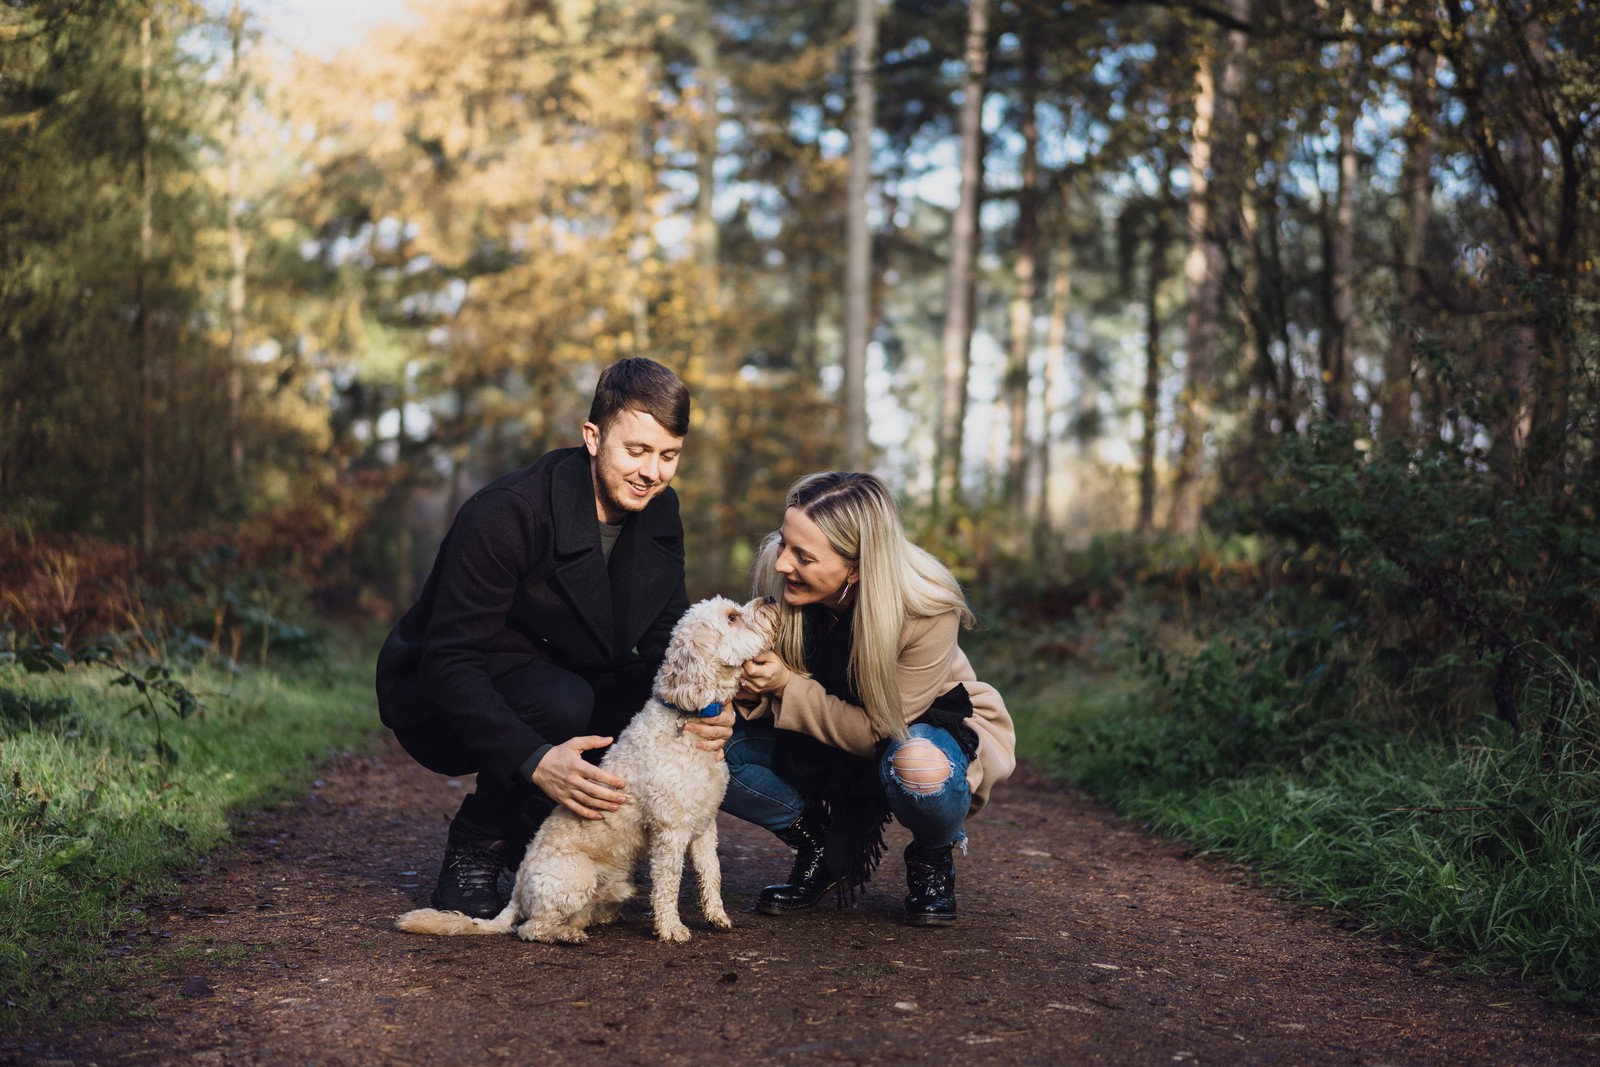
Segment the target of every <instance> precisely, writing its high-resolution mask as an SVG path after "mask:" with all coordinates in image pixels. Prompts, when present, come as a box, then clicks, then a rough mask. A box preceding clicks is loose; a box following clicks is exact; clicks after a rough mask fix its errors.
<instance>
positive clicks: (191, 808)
mask: <svg viewBox="0 0 1600 1067" xmlns="http://www.w3.org/2000/svg"><path fill="white" fill-rule="evenodd" d="M171 673H172V676H173V678H174V680H176V681H178V682H179V683H181V684H182V685H183V686H184V687H186V688H187V689H188V690H189V691H190V692H192V693H193V694H194V695H196V696H198V697H199V698H200V700H201V701H202V703H203V707H202V708H201V709H199V710H198V711H197V712H195V713H194V714H192V715H189V716H188V717H185V718H180V717H179V716H178V715H177V714H175V713H173V712H172V711H171V710H170V709H168V708H166V707H158V708H156V710H154V711H153V712H152V708H151V706H150V705H145V706H143V708H142V712H141V710H140V709H137V708H133V707H132V705H133V703H134V697H133V695H132V693H131V690H130V689H128V688H126V687H122V686H115V685H113V684H112V683H113V682H114V681H115V680H116V677H117V676H116V675H115V673H114V672H112V671H111V670H110V669H108V668H106V667H103V666H97V665H93V664H79V665H75V666H73V667H71V668H69V669H68V670H66V671H64V672H62V673H56V674H28V673H25V672H24V671H23V670H22V669H21V668H20V667H18V666H16V665H15V664H13V665H9V666H0V929H4V930H5V931H6V932H7V933H6V937H5V939H4V941H0V1027H3V1028H5V1029H7V1030H15V1029H20V1028H22V1027H25V1026H28V1025H30V1024H32V1023H37V1022H38V1021H39V1020H40V1019H42V1018H43V1016H44V1013H45V1012H47V1011H48V1012H49V1013H50V1014H51V1016H52V1018H53V1020H55V1021H61V1022H81V1021H84V1020H86V1019H90V1018H94V1017H99V1016H101V1015H104V1014H105V1013H106V1012H107V1010H108V1009H109V1006H108V1005H107V1004H106V1003H105V1001H104V1000H103V998H99V997H97V996H95V991H96V990H97V989H99V988H103V987H105V986H107V985H110V984H114V982H115V980H116V976H117V974H118V973H119V968H125V967H127V966H129V964H127V963H125V962H121V961H119V960H117V959H116V958H115V956H114V955H113V950H114V946H115V945H116V944H117V942H118V941H119V939H122V940H125V939H126V938H127V937H128V936H129V934H130V933H131V932H132V931H135V930H137V929H138V928H139V925H140V921H141V911H140V907H141V905H142V904H143V903H144V902H145V901H148V900H150V899H151V898H153V897H157V896H160V895H163V894H166V893H170V892H172V890H173V888H174V884H173V882H172V876H173V875H174V874H175V873H176V872H177V871H179V870H181V869H182V868H184V867H186V866H188V865H192V863H193V862H194V861H195V859H196V858H198V857H199V856H201V855H204V854H205V853H208V852H211V851H213V850H215V849H217V848H219V847H221V846H223V845H225V844H226V843H227V842H228V841H229V839H230V829H229V821H228V820H229V815H230V814H232V813H235V812H239V811H244V810H251V809H258V808H261V807H264V806H270V805H272V804H275V803H279V802H282V801H284V800H286V799H288V798H290V797H293V796H296V795H298V794H299V793H300V792H301V791H303V790H304V788H305V787H306V785H307V784H308V783H309V782H310V781H311V780H312V779H313V778H314V776H315V773H316V770H317V767H318V765H319V764H320V762H321V761H322V760H323V759H325V758H326V757H328V756H329V755H331V754H332V753H334V752H336V751H340V750H348V749H351V748H355V747H359V746H361V745H364V744H365V743H367V740H368V739H369V738H370V737H371V736H372V735H373V732H374V729H375V725H374V724H375V723H376V715H375V713H374V712H373V710H372V695H371V685H370V671H369V664H368V663H367V662H366V657H365V655H359V656H358V655H356V654H354V653H349V654H339V653H335V654H334V655H332V656H331V657H330V658H329V659H328V660H327V661H325V662H320V663H317V664H313V665H308V666H303V667H296V668H292V669H283V670H260V669H257V670H244V671H232V670H226V669H224V668H222V667H219V666H215V665H201V666H196V667H193V668H186V669H182V670H178V669H174V670H173V671H172V672H171Z"/></svg>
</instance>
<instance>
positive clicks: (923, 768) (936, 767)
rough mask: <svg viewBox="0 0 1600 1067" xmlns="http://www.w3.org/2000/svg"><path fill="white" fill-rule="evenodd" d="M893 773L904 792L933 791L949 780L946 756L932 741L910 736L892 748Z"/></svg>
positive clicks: (939, 788)
mask: <svg viewBox="0 0 1600 1067" xmlns="http://www.w3.org/2000/svg"><path fill="white" fill-rule="evenodd" d="M890 762H891V764H892V766H893V767H894V776H895V778H896V779H897V780H898V781H899V782H900V784H901V785H902V786H904V787H905V789H906V792H908V793H919V794H922V795H924V796H926V795H929V794H932V793H937V792H939V790H941V789H943V788H944V784H945V783H946V782H948V781H949V780H950V759H949V757H947V756H946V755H945V754H944V753H943V752H940V751H939V747H938V746H937V745H935V744H934V743H933V742H932V741H929V740H927V739H926V738H922V737H913V738H911V739H910V740H909V741H907V742H905V743H904V744H902V745H901V746H900V747H899V748H897V749H896V750H895V753H894V755H893V756H892V757H891V759H890Z"/></svg>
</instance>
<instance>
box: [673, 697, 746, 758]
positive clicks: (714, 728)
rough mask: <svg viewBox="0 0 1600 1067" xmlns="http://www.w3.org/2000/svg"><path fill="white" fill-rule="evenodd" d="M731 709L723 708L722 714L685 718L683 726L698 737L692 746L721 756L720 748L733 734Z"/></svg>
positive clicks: (718, 756)
mask: <svg viewBox="0 0 1600 1067" xmlns="http://www.w3.org/2000/svg"><path fill="white" fill-rule="evenodd" d="M733 714H734V713H733V709H732V708H723V709H722V714H720V715H713V716H711V717H710V718H706V719H685V720H683V728H684V729H685V730H687V731H688V732H689V733H691V734H694V735H695V737H697V738H699V740H697V741H696V742H695V743H694V747H695V748H698V749H701V750H702V751H705V752H715V753H716V754H717V759H719V760H720V759H721V758H722V748H723V746H724V745H726V744H727V743H728V738H730V737H732V736H733Z"/></svg>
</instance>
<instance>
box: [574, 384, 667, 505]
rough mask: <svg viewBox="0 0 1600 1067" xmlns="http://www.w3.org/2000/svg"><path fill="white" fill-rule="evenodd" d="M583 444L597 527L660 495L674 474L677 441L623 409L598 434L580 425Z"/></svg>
mask: <svg viewBox="0 0 1600 1067" xmlns="http://www.w3.org/2000/svg"><path fill="white" fill-rule="evenodd" d="M583 443H584V445H585V446H586V447H587V448H588V449H589V455H590V456H591V457H592V458H591V460H590V465H591V467H592V468H593V471H594V502H595V510H596V512H597V513H598V514H599V516H600V521H601V522H609V523H619V522H621V521H622V520H623V519H625V518H627V517H628V516H629V515H630V514H632V513H633V512H635V511H643V510H644V507H645V505H646V504H648V503H650V501H652V500H654V499H655V498H656V497H658V496H660V495H661V493H662V491H663V490H665V489H666V487H667V486H669V485H671V484H672V476H673V475H674V474H676V473H678V455H679V453H681V452H682V451H683V438H681V437H677V436H674V435H673V434H671V433H669V432H667V430H666V428H665V427H663V426H662V425H661V424H660V423H659V422H657V421H656V420H655V418H654V416H651V415H647V414H645V413H644V412H643V411H638V410H629V411H624V412H622V413H620V414H618V415H617V416H616V417H615V418H613V419H612V420H611V424H610V425H609V426H607V427H606V428H605V431H604V432H602V431H601V430H600V427H598V426H596V425H595V424H594V423H592V422H586V423H584V424H583Z"/></svg>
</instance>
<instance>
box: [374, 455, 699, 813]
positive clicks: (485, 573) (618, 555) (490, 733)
mask: <svg viewBox="0 0 1600 1067" xmlns="http://www.w3.org/2000/svg"><path fill="white" fill-rule="evenodd" d="M683 558H684V557H683V523H682V520H681V519H680V518H679V516H678V498H677V496H676V494H674V493H673V491H672V490H671V489H668V490H666V491H664V492H663V493H662V494H661V495H660V496H658V497H656V498H655V499H654V500H652V501H651V502H650V503H649V504H648V505H647V506H646V507H645V509H644V510H643V511H641V512H639V513H637V514H635V515H633V516H631V517H630V518H629V519H628V521H627V523H626V524H625V525H624V526H623V529H622V535H621V536H620V537H619V538H618V539H617V543H616V547H615V548H613V549H612V551H611V560H610V565H609V569H608V567H607V562H606V558H605V556H604V555H603V554H602V552H601V550H600V524H599V520H598V518H597V517H596V514H595V497H594V486H593V483H592V481H591V477H590V473H589V454H588V452H587V451H586V450H585V449H583V448H570V449H561V450H557V451H554V452H550V453H548V454H546V455H545V456H543V457H542V458H540V459H539V460H538V461H537V462H535V463H534V464H533V466H531V467H527V468H524V469H523V470H520V471H514V472H512V473H511V474H507V475H505V476H503V477H501V478H498V479H496V480H495V481H493V482H491V483H489V484H488V485H486V486H484V487H483V488H482V489H480V490H479V491H478V492H477V493H475V494H474V495H473V496H472V498H471V499H470V500H468V501H467V502H466V503H465V504H464V505H462V507H461V510H460V512H459V513H457V515H456V518H455V522H454V523H453V524H452V525H451V527H450V532H449V533H448V534H447V535H446V536H445V539H444V541H443V543H441V544H440V546H439V554H438V556H437V557H436V558H435V559H434V563H433V569H432V571H431V572H430V573H429V575H428V580H427V582H426V583H425V584H424V585H423V588H422V595H421V596H420V597H419V598H418V599H417V602H416V604H414V605H413V606H412V608H411V610H410V611H408V612H406V614H405V616H404V617H403V618H402V619H401V620H400V622H399V623H398V624H397V625H396V626H395V628H394V630H393V631H391V632H390V634H389V637H388V639H387V640H385V641H384V643H383V649H382V651H380V652H379V654H378V674H377V685H378V712H379V715H380V716H381V717H382V719H383V722H384V725H386V726H388V727H389V728H390V729H392V730H394V731H395V732H396V733H401V734H404V733H406V732H408V731H415V730H417V729H418V728H419V727H424V726H427V725H430V724H433V725H437V724H438V721H439V720H442V722H443V724H444V725H445V726H447V728H448V729H449V731H450V732H451V733H452V734H454V735H455V736H456V737H457V738H459V739H460V741H461V742H463V743H464V744H465V745H466V747H467V748H469V749H470V750H471V751H472V752H473V754H474V755H475V756H476V757H477V760H478V766H477V768H476V769H477V771H478V772H479V773H480V774H490V775H495V776H498V777H499V778H500V779H501V780H502V781H506V782H510V781H512V780H515V779H517V778H518V777H520V769H521V768H522V764H523V762H524V761H525V760H527V759H528V758H529V757H530V756H531V755H532V754H533V753H534V752H535V750H537V749H539V748H541V747H542V746H544V745H545V744H547V743H548V742H547V740H546V739H545V738H542V737H540V736H539V735H538V733H536V732H535V731H534V729H533V727H531V726H529V725H528V724H527V723H525V722H523V721H522V720H521V719H520V718H518V717H517V715H516V714H515V713H514V712H513V711H512V710H511V708H510V707H509V706H508V705H507V704H506V701H505V699H504V698H503V697H501V695H500V694H499V692H498V691H497V690H496V689H495V686H494V679H496V678H499V677H501V676H502V675H505V674H507V673H509V672H511V671H514V670H517V669H518V668H520V667H524V666H526V665H527V664H528V663H530V662H531V661H533V660H545V661H547V662H550V663H553V664H556V665H557V666H560V667H564V668H566V669H567V670H570V671H573V672H574V673H576V674H580V675H582V676H584V677H586V678H591V679H592V678H598V677H601V676H603V675H606V674H609V673H612V672H614V671H616V670H617V669H618V668H620V667H622V666H624V665H625V664H627V663H628V662H629V661H630V660H632V659H634V658H635V657H642V658H643V659H644V661H645V662H646V664H648V666H649V668H650V669H651V670H652V671H653V670H654V669H655V668H656V667H658V666H660V664H661V660H662V659H663V658H664V657H665V655H666V649H667V640H668V638H669V637H670V636H671V634H672V627H673V625H674V624H676V623H677V621H678V618H679V617H680V616H681V615H682V614H683V613H684V611H685V610H686V609H687V608H688V606H689V598H688V595H687V593H686V592H685V589H684V577H683ZM407 747H408V748H410V747H412V746H410V745H408V746H407ZM413 754H414V755H417V756H418V758H419V760H421V762H423V763H424V764H427V763H428V760H427V759H426V758H424V757H423V754H421V753H415V752H414V753H413ZM435 769H443V768H438V767H436V768H435ZM449 773H455V774H464V773H467V771H466V769H462V768H459V767H455V768H451V769H450V770H449Z"/></svg>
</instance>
